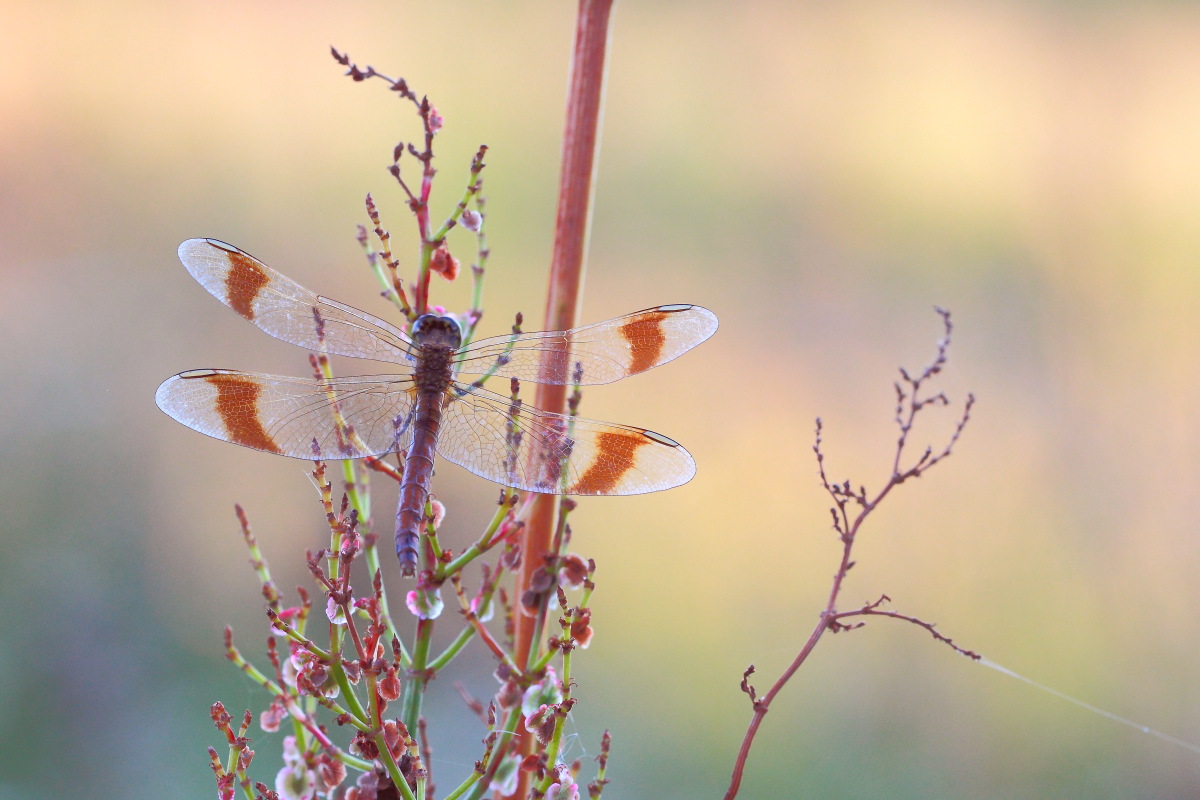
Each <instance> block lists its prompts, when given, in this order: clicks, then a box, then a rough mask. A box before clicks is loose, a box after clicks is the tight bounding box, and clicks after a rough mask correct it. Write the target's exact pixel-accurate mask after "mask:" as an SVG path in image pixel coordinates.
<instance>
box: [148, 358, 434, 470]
mask: <svg viewBox="0 0 1200 800" xmlns="http://www.w3.org/2000/svg"><path fill="white" fill-rule="evenodd" d="M415 398H416V390H415V389H414V387H413V383H412V380H411V379H409V378H406V377H403V376H395V375H373V376H365V377H358V378H335V379H334V380H331V381H324V380H321V381H318V380H311V379H309V380H306V379H303V378H285V377H280V376H277V375H257V374H253V373H249V372H236V371H234V370H227V369H207V370H192V371H190V372H182V373H180V374H179V375H175V376H173V377H171V378H168V379H167V380H165V381H163V383H162V385H161V386H159V387H158V391H157V392H156V393H155V395H154V400H155V402H156V403H158V407H159V408H161V409H162V410H163V411H165V412H166V413H167V414H168V415H170V416H171V417H172V418H174V419H176V420H178V421H179V422H182V423H183V424H184V425H186V426H188V427H189V428H191V429H192V430H196V431H199V432H200V433H203V434H207V435H208V436H212V437H213V438H216V439H222V440H224V441H226V442H233V443H234V444H240V445H243V446H245V447H253V448H254V449H256V450H264V451H266V452H268V453H277V454H279V455H284V456H291V457H292V458H304V459H309V460H317V459H330V460H337V459H343V458H361V457H362V456H378V455H383V454H385V453H390V452H393V451H396V450H402V449H404V448H406V447H408V443H409V441H410V440H411V438H412V417H413V408H414V406H415V402H416V400H415Z"/></svg>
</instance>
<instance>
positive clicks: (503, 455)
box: [437, 384, 696, 495]
mask: <svg viewBox="0 0 1200 800" xmlns="http://www.w3.org/2000/svg"><path fill="white" fill-rule="evenodd" d="M437 451H438V453H440V454H441V456H442V457H443V458H445V459H446V460H447V461H452V462H454V463H455V464H458V465H459V466H461V467H465V468H466V469H468V470H470V471H471V472H473V473H475V474H476V475H478V476H480V477H482V478H487V479H488V480H491V481H495V482H497V483H502V484H504V485H506V486H514V487H516V488H518V489H525V490H527V491H533V492H542V493H544V494H581V495H621V494H643V493H645V492H657V491H660V490H662V489H671V488H673V487H675V486H679V485H680V484H684V483H687V482H688V481H689V480H691V479H692V476H694V475H695V474H696V462H695V461H694V460H693V459H692V456H691V454H690V453H688V451H687V450H685V449H683V447H682V446H680V445H679V444H678V443H677V442H673V441H671V440H670V439H668V438H667V437H665V436H663V435H661V434H658V433H654V432H653V431H648V430H644V429H642V428H633V427H630V426H628V425H615V424H613V423H609V422H597V421H596V420H590V419H582V418H579V417H575V418H571V417H565V416H562V415H560V414H550V413H547V412H545V411H539V410H537V409H536V408H531V407H528V406H525V405H520V404H518V405H514V404H513V403H512V401H511V400H510V398H507V397H504V396H502V395H498V394H495V393H493V392H489V391H487V390H485V389H479V388H474V389H472V388H470V387H467V386H464V385H462V384H455V385H454V387H452V388H451V393H450V394H449V395H447V402H446V406H445V408H444V409H443V411H442V424H441V431H440V433H439V436H438V444H437Z"/></svg>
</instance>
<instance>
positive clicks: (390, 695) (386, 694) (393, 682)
mask: <svg viewBox="0 0 1200 800" xmlns="http://www.w3.org/2000/svg"><path fill="white" fill-rule="evenodd" d="M400 689H401V686H400V676H399V675H397V674H396V668H395V667H393V666H392V665H391V664H388V668H387V672H386V673H384V676H383V678H382V679H381V680H380V681H379V696H380V697H382V698H383V699H384V700H387V701H388V702H389V703H390V702H391V701H393V700H395V699H397V698H398V697H400Z"/></svg>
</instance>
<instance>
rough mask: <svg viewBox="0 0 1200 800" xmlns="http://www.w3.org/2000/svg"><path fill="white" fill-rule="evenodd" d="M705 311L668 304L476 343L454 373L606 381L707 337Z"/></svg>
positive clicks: (709, 316) (711, 317)
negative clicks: (580, 324) (559, 328)
mask: <svg viewBox="0 0 1200 800" xmlns="http://www.w3.org/2000/svg"><path fill="white" fill-rule="evenodd" d="M716 330H717V317H716V315H715V314H713V313H712V312H711V311H709V310H708V309H707V308H701V307H700V306H691V305H669V306H657V307H655V308H648V309H646V310H645V311H638V312H636V313H634V314H627V315H625V316H623V317H617V318H616V319H610V320H607V321H606V322H597V323H596V324H594V325H585V326H583V327H582V328H572V329H571V330H569V331H546V332H543V333H522V334H515V335H514V334H509V335H507V336H494V337H492V338H490V339H481V340H479V341H478V342H475V343H474V344H472V345H471V346H470V347H468V348H467V349H466V350H464V351H463V352H462V354H461V357H460V358H459V359H458V361H459V372H461V373H464V374H468V375H484V374H489V373H491V374H495V375H499V376H501V377H504V378H520V379H521V380H524V381H534V382H536V383H557V384H570V383H574V382H575V381H574V379H573V373H574V371H575V369H576V366H577V365H578V366H579V367H581V368H582V374H581V376H580V380H579V383H582V384H595V383H611V382H612V381H615V380H620V379H621V378H624V377H626V376H628V375H636V374H637V373H639V372H645V371H646V370H648V369H651V368H653V367H657V366H658V365H659V364H665V363H667V362H668V361H670V360H671V359H674V358H677V357H679V356H681V355H683V354H684V353H686V352H687V351H688V350H691V349H692V348H693V347H695V346H696V345H698V344H700V343H701V342H703V341H704V340H705V339H707V338H708V337H710V336H712V335H713V333H715V332H716Z"/></svg>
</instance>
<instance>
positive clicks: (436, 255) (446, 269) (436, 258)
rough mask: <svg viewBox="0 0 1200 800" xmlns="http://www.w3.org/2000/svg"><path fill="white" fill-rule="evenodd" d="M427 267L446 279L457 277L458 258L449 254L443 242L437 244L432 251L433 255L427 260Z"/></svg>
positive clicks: (450, 279)
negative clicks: (436, 247)
mask: <svg viewBox="0 0 1200 800" xmlns="http://www.w3.org/2000/svg"><path fill="white" fill-rule="evenodd" d="M429 268H430V269H432V270H433V271H434V272H436V273H437V274H438V275H441V276H442V277H443V278H445V279H446V280H448V281H452V280H454V279H455V278H457V277H458V271H459V264H458V259H457V258H455V257H454V256H452V255H451V254H450V250H449V248H447V247H446V245H444V244H443V245H439V246H438V249H436V250H434V251H433V257H432V258H430V260H429Z"/></svg>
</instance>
